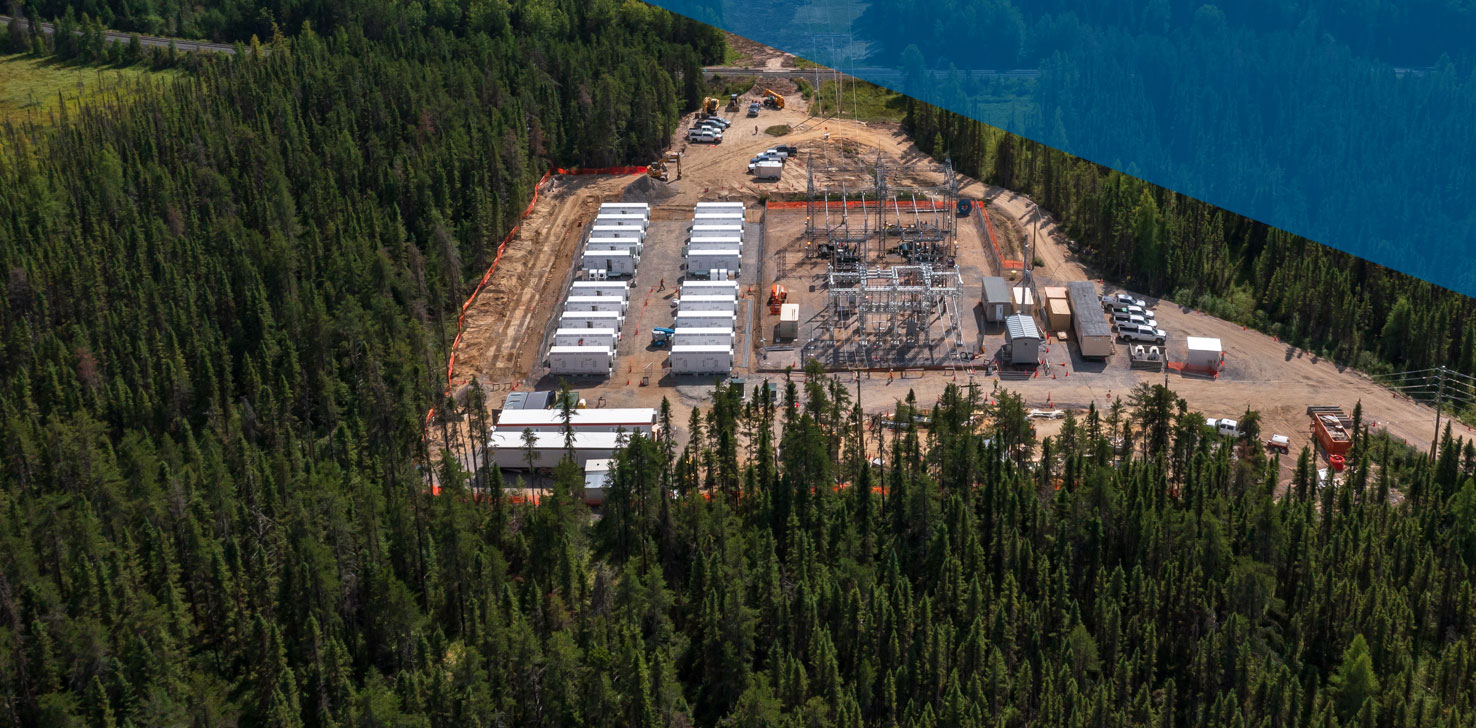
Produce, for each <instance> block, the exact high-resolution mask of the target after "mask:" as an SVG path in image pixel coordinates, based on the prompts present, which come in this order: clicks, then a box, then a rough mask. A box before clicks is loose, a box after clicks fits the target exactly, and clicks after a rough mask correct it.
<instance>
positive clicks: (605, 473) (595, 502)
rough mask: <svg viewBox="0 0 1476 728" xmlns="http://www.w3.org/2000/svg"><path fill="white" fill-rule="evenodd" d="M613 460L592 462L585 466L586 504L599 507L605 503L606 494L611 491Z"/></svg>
mask: <svg viewBox="0 0 1476 728" xmlns="http://www.w3.org/2000/svg"><path fill="white" fill-rule="evenodd" d="M613 462H614V461H613V460H608V459H599V460H590V461H588V462H586V463H585V464H584V504H585V505H587V506H599V505H604V503H605V492H606V491H608V490H609V489H610V464H611V463H613Z"/></svg>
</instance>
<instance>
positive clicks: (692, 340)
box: [672, 326, 733, 348]
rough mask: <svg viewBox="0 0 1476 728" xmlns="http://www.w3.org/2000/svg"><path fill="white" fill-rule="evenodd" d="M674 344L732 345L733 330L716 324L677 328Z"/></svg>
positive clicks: (730, 346)
mask: <svg viewBox="0 0 1476 728" xmlns="http://www.w3.org/2000/svg"><path fill="white" fill-rule="evenodd" d="M672 344H673V345H674V346H726V347H729V348H732V346H733V330H732V329H730V328H727V327H723V326H718V327H715V328H690V329H683V328H678V329H677V330H676V339H675V340H674V341H673V342H672Z"/></svg>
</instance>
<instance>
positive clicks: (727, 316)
mask: <svg viewBox="0 0 1476 728" xmlns="http://www.w3.org/2000/svg"><path fill="white" fill-rule="evenodd" d="M675 318H676V326H675V328H676V330H677V332H678V333H681V331H682V329H727V330H729V331H732V330H734V329H736V328H738V317H737V316H735V315H733V314H731V313H723V312H722V311H677V313H676V317H675Z"/></svg>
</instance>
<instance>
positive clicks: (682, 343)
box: [669, 202, 744, 374]
mask: <svg viewBox="0 0 1476 728" xmlns="http://www.w3.org/2000/svg"><path fill="white" fill-rule="evenodd" d="M743 216H744V207H743V203H741V202H699V203H697V209H696V211H695V214H694V215H693V218H692V225H691V226H690V227H689V228H688V229H687V245H686V248H685V249H684V250H683V255H684V256H685V257H686V261H687V275H686V279H685V280H684V281H682V287H681V291H680V293H679V295H678V297H677V301H678V303H677V311H676V315H675V317H674V318H675V319H676V320H675V322H674V323H673V328H675V329H676V335H675V337H673V339H672V343H671V354H670V357H669V362H670V364H671V373H672V374H727V373H728V372H730V371H732V369H733V347H734V343H735V339H736V330H737V325H738V283H737V282H736V281H731V280H728V276H729V274H731V275H733V276H734V277H737V275H738V271H739V267H740V265H741V260H742V255H743ZM694 279H696V280H694Z"/></svg>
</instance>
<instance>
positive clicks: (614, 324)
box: [559, 311, 625, 331]
mask: <svg viewBox="0 0 1476 728" xmlns="http://www.w3.org/2000/svg"><path fill="white" fill-rule="evenodd" d="M624 321H625V316H624V315H623V314H620V313H618V312H615V311H565V312H564V313H562V314H559V328H561V329H615V330H616V331H619V330H620V324H621V323H623V322H624Z"/></svg>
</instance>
